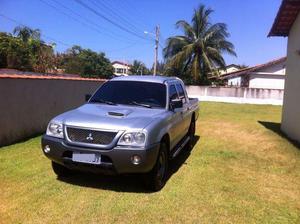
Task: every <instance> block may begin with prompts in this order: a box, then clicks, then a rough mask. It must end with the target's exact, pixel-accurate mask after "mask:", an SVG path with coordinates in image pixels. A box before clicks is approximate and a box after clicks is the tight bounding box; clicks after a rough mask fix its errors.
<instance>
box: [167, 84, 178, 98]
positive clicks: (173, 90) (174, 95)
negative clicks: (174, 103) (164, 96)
mask: <svg viewBox="0 0 300 224" xmlns="http://www.w3.org/2000/svg"><path fill="white" fill-rule="evenodd" d="M169 97H170V100H175V99H178V94H177V91H176V88H175V85H170V86H169Z"/></svg>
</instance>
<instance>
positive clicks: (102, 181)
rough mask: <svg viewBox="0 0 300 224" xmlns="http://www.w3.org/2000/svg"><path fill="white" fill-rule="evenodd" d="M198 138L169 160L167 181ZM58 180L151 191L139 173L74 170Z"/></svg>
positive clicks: (186, 156) (126, 189) (94, 185)
mask: <svg viewBox="0 0 300 224" xmlns="http://www.w3.org/2000/svg"><path fill="white" fill-rule="evenodd" d="M199 139H200V137H199V136H195V138H194V140H193V142H192V147H191V149H189V150H188V149H186V150H183V151H182V152H181V153H180V154H179V155H178V156H177V157H176V158H175V159H173V160H171V161H170V164H169V174H168V177H167V181H168V180H169V179H170V178H171V177H172V175H173V174H174V173H176V172H177V171H178V170H179V169H180V167H181V166H182V165H185V164H186V160H187V158H188V157H189V156H190V154H191V151H192V150H193V148H194V146H195V145H196V143H197V142H198V140H199ZM58 180H60V181H63V182H66V183H69V184H72V185H78V186H83V187H90V188H98V189H103V190H112V191H116V192H134V193H151V191H148V190H147V188H146V186H145V185H144V184H143V175H141V174H136V175H133V174H128V175H114V176H108V175H102V174H94V173H84V172H75V173H74V175H72V176H70V177H67V178H66V177H65V178H62V177H60V178H58ZM166 184H168V183H166Z"/></svg>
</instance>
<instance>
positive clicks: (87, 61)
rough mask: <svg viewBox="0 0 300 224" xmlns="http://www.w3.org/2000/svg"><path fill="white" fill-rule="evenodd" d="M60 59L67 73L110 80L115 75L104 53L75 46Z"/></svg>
mask: <svg viewBox="0 0 300 224" xmlns="http://www.w3.org/2000/svg"><path fill="white" fill-rule="evenodd" d="M60 57H62V58H61V60H62V62H61V65H62V67H63V68H64V69H65V71H66V72H67V73H73V74H79V75H81V76H82V77H93V78H109V77H111V76H112V75H113V67H112V65H111V63H110V61H109V59H108V58H106V56H105V54H104V53H97V52H94V51H92V50H90V49H83V48H81V47H80V46H77V45H75V46H73V47H72V48H70V49H68V50H67V52H66V53H65V54H63V55H60Z"/></svg>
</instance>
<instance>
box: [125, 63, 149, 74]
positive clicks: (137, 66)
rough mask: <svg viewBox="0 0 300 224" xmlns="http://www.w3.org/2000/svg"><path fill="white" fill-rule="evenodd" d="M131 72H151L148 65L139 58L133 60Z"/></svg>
mask: <svg viewBox="0 0 300 224" xmlns="http://www.w3.org/2000/svg"><path fill="white" fill-rule="evenodd" d="M129 72H130V74H132V75H149V74H150V73H151V72H150V71H149V69H148V68H147V67H146V65H145V64H144V63H143V62H141V61H138V60H134V61H133V63H132V65H131V67H130V70H129Z"/></svg>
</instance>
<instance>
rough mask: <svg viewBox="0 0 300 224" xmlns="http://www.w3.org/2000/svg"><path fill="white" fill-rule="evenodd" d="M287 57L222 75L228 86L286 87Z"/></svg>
mask: <svg viewBox="0 0 300 224" xmlns="http://www.w3.org/2000/svg"><path fill="white" fill-rule="evenodd" d="M285 66H286V57H283V58H280V59H276V60H273V61H270V62H267V63H264V64H261V65H256V66H253V67H248V68H244V69H240V70H237V71H233V72H228V73H226V74H223V75H221V79H223V80H226V81H227V85H228V86H238V87H249V88H261V89H284V82H285Z"/></svg>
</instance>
